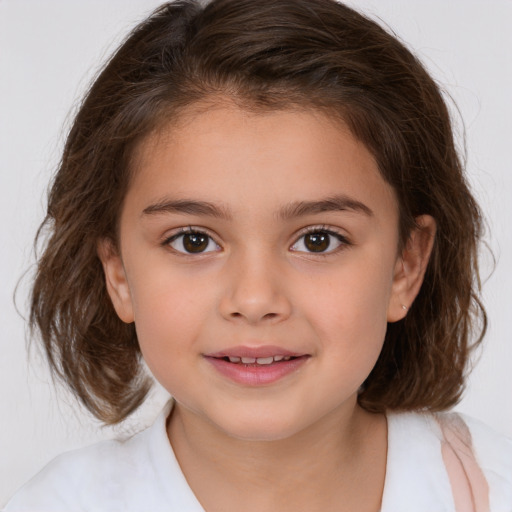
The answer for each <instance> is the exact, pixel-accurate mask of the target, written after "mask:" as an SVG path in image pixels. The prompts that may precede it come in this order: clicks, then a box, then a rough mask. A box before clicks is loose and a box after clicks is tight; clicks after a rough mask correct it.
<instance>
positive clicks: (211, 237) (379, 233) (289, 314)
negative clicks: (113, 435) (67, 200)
mask: <svg viewBox="0 0 512 512" xmlns="http://www.w3.org/2000/svg"><path fill="white" fill-rule="evenodd" d="M183 231H185V234H183ZM190 232H192V234H191V233H190ZM180 233H181V234H180ZM397 247H398V207H397V202H396V199H395V196H394V193H393V190H392V188H391V187H390V186H389V185H388V184H387V183H386V182H385V181H384V180H383V178H382V177H381V175H380V173H379V171H378V168H377V166H376V164H375V162H374V159H373V158H372V156H371V154H370V153H369V152H368V150H367V149H366V148H365V147H364V146H363V145H362V144H361V143H359V142H358V141H357V140H356V139H355V138H354V137H353V136H352V135H351V133H350V132H349V130H348V129H344V128H343V127H342V126H339V125H335V124H334V123H331V122H330V121H329V120H328V119H327V118H326V117H323V116H322V115H321V114H319V113H315V112H302V113H297V112H291V111H285V112H277V113H269V114H260V115H254V114H248V113H246V112H243V111H241V110H238V109H237V108H235V107H232V108H228V107H225V108H218V109H214V110H210V111H208V112H206V113H202V114H198V115H197V116H195V117H191V118H190V119H189V120H188V121H187V123H184V124H182V125H181V126H180V127H179V128H178V129H176V128H175V129H174V131H172V127H171V128H170V129H169V132H168V133H166V134H160V136H159V137H157V136H155V137H153V138H152V139H150V140H148V141H147V142H146V143H145V144H144V145H143V147H142V149H141V151H140V152H139V155H138V160H137V164H136V171H135V177H134V180H133V183H132V185H131V187H130V189H129V191H128V194H127V196H126V200H125V203H124V207H123V211H122V215H121V221H120V248H121V259H119V258H117V257H116V256H115V255H114V256H110V257H108V258H106V257H105V258H103V260H104V263H105V269H106V272H107V278H108V279H107V280H108V283H109V292H110V294H111V296H112V298H113V302H114V305H115V306H116V309H117V311H118V313H119V315H120V317H121V318H122V319H123V320H125V321H128V322H130V321H133V320H134V321H135V325H136V329H137V334H138V337H139V342H140V347H141V350H142V353H143V356H144V358H145V360H146V362H147V364H148V366H149V368H150V369H151V370H152V372H153V373H154V375H155V376H156V378H157V379H158V380H159V381H160V382H161V384H162V385H163V386H164V387H165V388H166V389H167V390H168V391H169V392H170V393H171V394H172V395H173V396H174V397H175V398H176V400H177V402H178V403H179V404H180V405H181V407H179V406H178V408H179V409H180V410H181V411H182V413H183V414H186V415H188V416H189V417H190V418H195V419H196V420H199V421H203V420H207V422H208V423H209V424H210V425H213V426H215V427H217V428H219V429H220V430H221V431H224V432H226V433H228V434H230V435H232V436H235V437H240V438H244V439H277V438H283V437H287V436H291V435H292V434H294V433H297V432H299V431H301V430H302V429H305V428H307V427H309V426H312V425H314V424H316V423H317V422H319V421H320V422H321V421H327V420H329V418H330V419H331V420H336V419H339V418H340V417H342V416H344V415H345V416H347V415H350V414H351V413H352V412H353V411H354V407H356V397H357V390H358V388H359V387H360V385H361V384H362V382H363V381H364V380H365V378H366V377H367V375H368V374H369V373H370V371H371V369H372V367H373V366H374V364H375V362H376V360H377V357H378V355H379V353H380V351H381V348H382V344H383V340H384V336H385V332H386V325H387V321H395V320H397V319H399V318H400V317H401V316H404V315H405V311H404V310H403V309H402V308H401V304H402V302H406V301H407V299H408V298H409V297H405V299H404V298H402V297H401V293H402V292H401V290H403V289H404V288H403V287H404V286H405V285H404V283H403V282H402V281H403V279H404V278H403V276H402V269H403V264H402V260H401V258H400V255H399V254H398V252H397ZM286 355H294V356H297V358H296V359H294V358H292V359H290V361H284V360H282V361H276V362H273V363H271V364H268V363H269V359H268V358H269V357H272V356H276V358H277V359H279V358H282V356H286ZM228 356H231V357H232V358H240V357H260V358H262V359H261V360H260V363H261V364H257V363H256V365H250V366H246V365H243V364H239V363H237V362H229V361H228V360H226V359H227V357H228ZM223 357H224V358H223ZM233 361H236V359H233Z"/></svg>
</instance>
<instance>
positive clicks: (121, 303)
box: [97, 239, 134, 323]
mask: <svg viewBox="0 0 512 512" xmlns="http://www.w3.org/2000/svg"><path fill="white" fill-rule="evenodd" d="M97 251H98V257H99V258H100V260H101V263H102V265H103V271H104V272H105V284H106V286H107V291H108V294H109V296H110V300H111V301H112V304H113V305H114V309H115V310H116V312H117V315H118V316H119V318H120V319H121V320H122V321H123V322H126V323H131V322H133V320H134V315H133V305H132V298H131V294H130V287H129V285H128V281H127V279H126V272H125V269H124V265H123V261H122V259H121V256H120V255H119V251H118V250H117V249H116V248H115V247H114V244H113V243H112V241H111V240H109V239H102V240H100V241H99V242H98V247H97Z"/></svg>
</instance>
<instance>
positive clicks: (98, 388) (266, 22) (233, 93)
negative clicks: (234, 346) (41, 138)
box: [30, 0, 486, 423]
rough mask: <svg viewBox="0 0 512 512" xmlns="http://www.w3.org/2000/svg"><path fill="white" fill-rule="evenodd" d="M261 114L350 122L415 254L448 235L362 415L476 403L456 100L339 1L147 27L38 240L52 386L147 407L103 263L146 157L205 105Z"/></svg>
mask: <svg viewBox="0 0 512 512" xmlns="http://www.w3.org/2000/svg"><path fill="white" fill-rule="evenodd" d="M222 97H224V98H225V97H228V98H229V99H230V100H231V101H234V102H236V104H237V105H239V106H240V107H242V108H245V109H248V110H251V111H266V110H279V109H288V108H292V109H293V108H298V109H317V110H321V111H323V112H325V113H327V115H329V116H331V117H337V118H339V119H342V120H343V121H344V122H345V123H346V124H347V125H348V126H349V127H350V129H351V130H352V132H353V134H354V135H355V136H356V137H357V138H358V139H359V140H361V141H362V142H363V143H364V144H365V145H366V147H367V148H368V149H369V150H370V151H371V153H372V154H373V156H374V158H375V159H376V162H377V164H378V166H379V169H380V172H381V173H382V176H383V177H384V179H385V180H386V181H387V182H388V183H390V184H391V186H392V187H393V188H394V190H395V192H396V196H397V198H398V203H399V212H400V220H399V232H400V240H401V243H402V244H405V243H406V241H407V238H408V236H409V233H410V231H411V229H412V228H413V227H414V226H415V218H416V217H417V216H419V215H422V214H429V215H431V216H432V217H434V219H435V221H436V223H437V234H436V238H435V242H434V248H433V252H432V256H431V259H430V262H429V265H428V268H427V271H426V275H425V280H424V283H423V286H422V288H421V291H420V293H419V295H418V297H417V298H416V300H415V302H414V303H413V305H412V307H411V309H410V311H409V313H408V315H407V317H406V318H405V319H404V320H402V321H399V322H396V323H392V324H389V325H388V329H387V334H386V338H385V342H384V347H383V350H382V353H381V355H380V357H379V359H378V361H377V363H376V365H375V367H374V369H373V370H372V372H371V374H370V375H369V377H368V378H367V380H366V382H365V384H364V386H363V388H362V390H361V393H360V394H359V403H360V404H361V406H362V407H364V408H365V409H367V410H370V411H384V410H386V409H396V410H398V409H402V410H412V409H428V410H432V411H436V410H443V409H446V408H449V407H450V406H452V405H453V404H455V403H456V402H457V401H458V400H459V398H460V396H461V393H462V390H463V387H464V380H465V375H466V371H467V366H468V357H469V354H470V351H471V348H472V347H474V346H476V345H477V344H478V343H479V342H480V341H481V339H482V337H483V334H484V332H485V327H486V316H485V311H484V309H483V307H482V305H481V303H480V301H479V298H478V297H479V289H480V284H479V277H478V265H477V250H478V245H479V241H480V238H481V234H482V219H481V214H480V211H479V208H478V205H477V204H476V202H475V200H474V198H473V196H472V195H471V192H470V190H469V188H468V185H467V182H466V179H465V177H464V173H463V165H462V163H461V160H460V158H459V155H458V153H457V150H456V147H455V143H454V138H453V133H452V131H453V130H452V125H451V121H450V116H449V113H448V110H447V107H446V104H445V102H444V100H443V96H442V93H441V92H440V90H439V88H438V86H437V85H436V83H435V82H434V81H433V79H432V78H431V77H430V76H429V74H428V73H427V72H426V70H425V68H424V67H423V66H422V64H421V63H420V62H419V60H418V59H417V58H416V57H415V56H414V55H413V54H412V53H411V52H410V51H409V50H408V49H407V48H406V47H405V46H404V45H403V44H402V43H401V42H400V41H398V39H397V38H396V37H395V36H393V35H392V34H390V33H388V32H387V31H386V30H384V29H383V28H381V27H380V26H379V25H378V24H376V23H375V22H374V21H372V20H370V19H368V18H366V17H365V16H363V15H361V14H359V13H358V12H356V11H354V10H352V9H350V8H348V7H346V6H344V5H342V4H340V3H338V2H336V1H334V0H213V1H211V2H208V3H206V4H205V3H204V2H199V1H194V0H179V1H176V2H171V3H166V4H164V5H162V6H161V7H160V8H158V9H157V10H156V11H155V12H154V13H153V14H152V15H150V16H149V17H148V18H147V19H146V20H145V21H143V22H142V23H140V24H139V25H138V26H137V27H136V28H135V29H134V30H133V31H132V32H131V33H130V34H129V36H128V37H127V39H126V40H125V41H124V42H123V43H122V45H121V46H120V48H119V49H118V50H117V51H116V52H115V54H114V55H113V56H112V57H111V58H110V60H109V61H108V62H107V63H106V65H105V66H104V68H103V70H102V71H101V73H100V74H99V75H98V77H97V78H96V79H95V81H94V83H93V84H92V86H91V87H90V89H89V91H88V93H87V95H86V96H85V98H84V100H83V102H82V104H81V106H80V108H79V111H78V113H77V115H76V117H75V119H74V122H73V124H72V127H71V129H70V132H69V135H68V137H67V142H66V144H65V148H64V152H63V156H62V160H61V163H60V165H59V168H58V170H57V172H56V175H55V177H54V180H53V183H52V186H51V189H50V192H49V198H48V211H47V215H46V218H45V220H44V222H43V224H42V226H41V228H40V230H39V233H38V237H43V236H44V240H45V242H44V246H43V248H42V253H41V255H40V258H39V260H38V267H37V274H36V276H35V282H34V285H33V290H32V298H31V316H30V322H31V326H32V328H33V330H35V331H38V333H39V335H40V336H39V337H40V338H41V340H42V342H43V345H44V348H45V351H46V354H47V357H48V361H49V363H50V366H51V368H52V370H53V372H54V373H55V374H56V375H57V376H58V377H60V378H61V379H62V380H63V381H64V382H65V383H66V384H67V385H68V386H69V387H70V388H71V389H72V391H73V392H74V393H75V395H76V396H77V397H78V398H79V399H80V401H81V402H82V403H83V404H84V405H85V407H86V408H87V409H89V410H90V411H91V412H92V413H93V414H94V415H95V416H96V417H98V418H99V419H101V420H102V421H104V422H106V423H116V422H119V421H121V420H123V419H124V418H125V417H126V416H127V415H128V414H130V413H131V412H132V411H134V410H135V409H136V408H137V407H138V406H139V405H140V404H141V403H142V401H143V400H144V398H145V396H146V394H147V392H148V390H149V387H150V381H149V380H148V378H147V376H145V374H144V371H143V370H142V363H141V354H140V350H139V346H138V342H137V336H136V332H135V328H134V325H133V324H130V325H127V324H124V323H123V322H122V321H121V320H120V319H119V318H118V317H117V315H116V313H115V311H114V309H113V306H112V304H111V301H110V298H109V296H108V294H107V290H106V287H105V281H104V275H103V269H102V266H101V263H100V260H99V259H98V256H97V252H96V249H97V244H98V240H100V239H104V238H108V239H111V240H112V242H113V243H114V244H116V243H117V231H118V229H117V228H118V217H119V213H120V210H121V207H122V203H123V198H124V196H125V193H126V191H127V188H128V186H129V184H130V175H131V173H132V172H134V169H132V167H133V166H132V165H131V164H132V160H133V159H132V156H133V153H134V151H135V148H136V147H137V146H138V144H140V143H141V142H142V141H144V140H145V138H146V137H147V136H148V135H149V134H150V133H151V132H152V131H154V130H155V129H157V128H158V127H159V126H162V125H163V124H168V123H172V122H173V120H177V119H178V118H179V116H180V113H182V112H183V111H184V110H185V109H187V108H189V107H191V106H193V105H195V104H198V102H209V101H211V102H215V101H217V100H218V99H219V98H222Z"/></svg>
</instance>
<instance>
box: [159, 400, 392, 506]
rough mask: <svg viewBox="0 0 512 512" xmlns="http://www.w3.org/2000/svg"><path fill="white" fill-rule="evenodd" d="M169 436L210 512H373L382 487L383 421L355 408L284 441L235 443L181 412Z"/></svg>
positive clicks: (177, 410) (170, 424)
mask: <svg viewBox="0 0 512 512" xmlns="http://www.w3.org/2000/svg"><path fill="white" fill-rule="evenodd" d="M168 433H169V437H170V439H172V446H173V449H174V451H175V453H176V457H177V459H178V461H179V463H180V466H181V468H182V470H183V473H184V475H185V477H186V478H187V481H188V482H189V484H190V486H191V488H192V490H193V491H194V493H195V494H196V496H197V497H198V499H199V501H200V502H201V504H202V505H203V507H204V508H205V510H206V511H207V512H215V511H217V510H218V511H221V510H235V509H237V510H244V511H247V512H250V511H252V510H258V511H259V510H262V509H267V510H268V509H270V510H276V511H279V512H286V511H288V510H294V511H300V510H323V511H325V512H327V511H329V510H333V511H334V510H336V511H337V512H339V511H342V510H345V509H346V510H358V511H361V512H362V511H365V510H368V511H376V510H378V509H379V507H380V500H381V496H382V490H383V485H384V475H385V466H386V450H387V429H386V420H385V417H384V416H382V415H374V414H370V413H368V412H366V411H363V410H362V409H361V408H360V407H359V406H357V405H356V404H355V402H354V404H353V405H352V407H347V406H345V407H344V408H342V409H340V410H336V411H334V412H333V413H332V414H330V415H329V416H328V417H325V418H323V421H322V422H319V423H318V424H314V425H311V426H309V427H308V428H306V429H304V430H302V431H300V432H297V433H295V434H294V435H292V436H290V437H287V438H285V439H280V440H273V441H247V440H241V439H236V438H233V437H232V436H229V435H228V434H226V433H225V432H223V431H221V430H219V429H217V428H216V427H215V426H214V425H212V424H211V423H209V422H207V421H204V420H203V419H202V418H200V417H198V416H196V415H195V414H194V413H192V412H190V411H188V410H186V409H185V408H183V407H181V406H180V405H178V404H176V406H175V408H174V411H173V414H172V415H171V417H170V418H169V422H168Z"/></svg>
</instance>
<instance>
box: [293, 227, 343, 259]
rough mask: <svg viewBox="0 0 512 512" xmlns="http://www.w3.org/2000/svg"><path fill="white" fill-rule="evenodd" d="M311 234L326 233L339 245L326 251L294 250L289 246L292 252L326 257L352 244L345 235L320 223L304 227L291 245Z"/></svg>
mask: <svg viewBox="0 0 512 512" xmlns="http://www.w3.org/2000/svg"><path fill="white" fill-rule="evenodd" d="M311 234H323V235H328V236H329V237H334V238H335V239H336V240H337V241H338V242H339V244H340V245H339V246H338V247H336V248H334V249H331V250H327V251H319V252H315V251H297V250H294V249H291V248H290V249H291V250H292V251H294V252H300V253H302V254H308V255H314V256H315V257H318V256H320V257H327V256H330V255H332V254H335V253H337V252H339V251H342V250H344V249H346V248H347V247H349V246H351V245H352V243H351V242H350V241H349V240H348V238H347V237H345V236H344V235H342V234H341V233H339V232H338V231H336V230H334V229H332V228H329V227H327V226H325V225H322V226H311V227H308V228H306V229H305V230H304V231H302V233H301V234H300V235H299V237H298V238H297V239H296V241H295V242H294V243H293V244H292V246H291V247H294V246H295V245H297V244H298V243H299V241H300V240H302V239H303V238H304V237H306V236H308V235H311ZM330 245H331V242H329V244H328V247H329V246H330Z"/></svg>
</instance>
